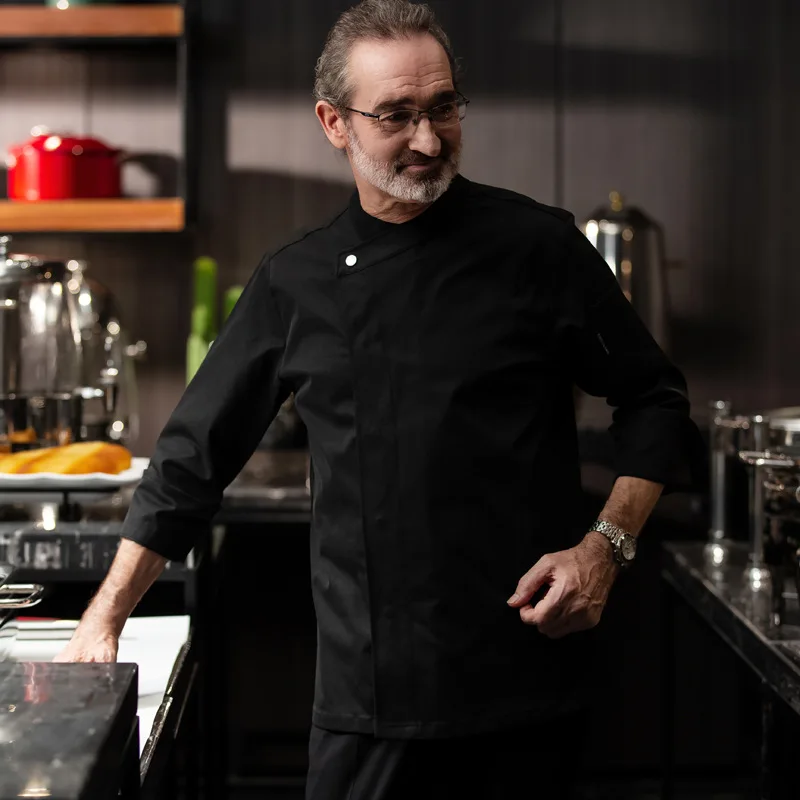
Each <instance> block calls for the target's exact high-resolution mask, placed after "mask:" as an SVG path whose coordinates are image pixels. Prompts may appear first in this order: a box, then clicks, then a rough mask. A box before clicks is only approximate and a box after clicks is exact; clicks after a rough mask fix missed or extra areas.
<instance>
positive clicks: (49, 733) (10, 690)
mask: <svg viewBox="0 0 800 800" xmlns="http://www.w3.org/2000/svg"><path fill="white" fill-rule="evenodd" d="M137 691H138V668H137V667H136V665H135V664H50V663H12V662H4V663H2V664H0V800H10V798H19V797H50V798H52V799H53V800H77V798H84V797H92V798H103V797H116V786H115V784H116V783H117V782H118V781H119V779H120V767H121V762H122V758H123V752H124V751H125V749H126V746H127V745H128V744H129V737H130V735H131V732H132V730H133V729H134V728H133V726H134V724H135V720H136V708H137ZM137 744H138V742H135V743H134V745H137ZM136 758H137V768H138V749H137V750H136Z"/></svg>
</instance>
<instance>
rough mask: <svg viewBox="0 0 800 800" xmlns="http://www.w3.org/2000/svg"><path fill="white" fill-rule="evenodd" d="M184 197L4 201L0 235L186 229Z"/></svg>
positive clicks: (0, 219)
mask: <svg viewBox="0 0 800 800" xmlns="http://www.w3.org/2000/svg"><path fill="white" fill-rule="evenodd" d="M184 224H185V220H184V203H183V200H182V199H181V198H175V197H167V198H157V199H153V200H138V199H121V200H40V201H38V202H35V203H34V202H30V203H29V202H24V201H19V200H0V234H4V233H27V232H33V231H39V232H43V233H45V232H47V233H60V232H67V231H75V232H81V233H89V232H126V231H127V232H131V233H135V232H151V231H182V230H183V228H184Z"/></svg>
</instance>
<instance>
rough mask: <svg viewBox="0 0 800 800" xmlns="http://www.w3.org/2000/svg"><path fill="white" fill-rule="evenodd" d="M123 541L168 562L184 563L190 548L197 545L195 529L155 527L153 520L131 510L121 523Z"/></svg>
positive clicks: (170, 526) (173, 525) (172, 524)
mask: <svg viewBox="0 0 800 800" xmlns="http://www.w3.org/2000/svg"><path fill="white" fill-rule="evenodd" d="M120 535H121V537H122V538H123V539H129V540H130V541H132V542H136V543H137V544H140V545H142V547H146V548H147V549H148V550H152V551H153V552H154V553H157V554H158V555H160V556H162V557H163V558H166V559H167V560H168V561H177V562H183V561H186V559H187V557H188V555H189V553H190V552H191V551H192V548H193V547H194V546H195V544H196V543H197V539H198V535H197V527H196V526H192V530H191V532H190V531H189V530H180V527H179V526H176V525H175V524H174V523H170V524H169V527H167V525H166V524H164V525H157V524H156V522H155V520H153V519H148V518H146V517H142V516H140V515H139V514H136V513H135V511H134V510H133V508H131V510H130V511H129V512H128V514H127V516H126V517H125V521H124V522H123V523H122V531H121V533H120Z"/></svg>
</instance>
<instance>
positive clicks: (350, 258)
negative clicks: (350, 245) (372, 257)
mask: <svg viewBox="0 0 800 800" xmlns="http://www.w3.org/2000/svg"><path fill="white" fill-rule="evenodd" d="M357 262H358V258H357V257H356V256H347V258H346V259H345V260H344V263H345V264H347V266H348V267H354V266H355V265H356V263H357Z"/></svg>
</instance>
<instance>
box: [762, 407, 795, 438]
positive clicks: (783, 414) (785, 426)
mask: <svg viewBox="0 0 800 800" xmlns="http://www.w3.org/2000/svg"><path fill="white" fill-rule="evenodd" d="M764 416H765V417H768V418H769V426H770V428H774V429H775V430H779V431H791V432H796V431H800V406H787V407H786V408H776V409H775V410H774V411H767V412H766V413H765V414H764Z"/></svg>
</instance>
